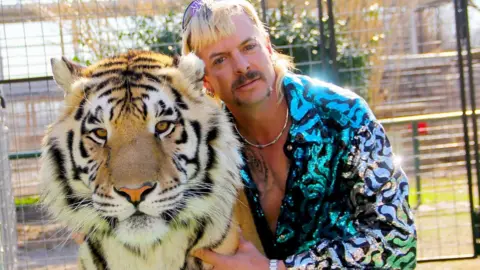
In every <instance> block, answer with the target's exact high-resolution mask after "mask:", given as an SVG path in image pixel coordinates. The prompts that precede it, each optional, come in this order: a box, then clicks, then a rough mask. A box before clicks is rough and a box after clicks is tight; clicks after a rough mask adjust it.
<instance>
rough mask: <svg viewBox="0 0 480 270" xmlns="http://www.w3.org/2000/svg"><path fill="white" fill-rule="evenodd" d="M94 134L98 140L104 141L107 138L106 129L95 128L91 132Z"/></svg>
mask: <svg viewBox="0 0 480 270" xmlns="http://www.w3.org/2000/svg"><path fill="white" fill-rule="evenodd" d="M93 132H94V133H95V135H96V136H97V137H98V138H100V139H106V138H107V135H108V132H107V130H106V129H103V128H97V129H95V130H94V131H93Z"/></svg>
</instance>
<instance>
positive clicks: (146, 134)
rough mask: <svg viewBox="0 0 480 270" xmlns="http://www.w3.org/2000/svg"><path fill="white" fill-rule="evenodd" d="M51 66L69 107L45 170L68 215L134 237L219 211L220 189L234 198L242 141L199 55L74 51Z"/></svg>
mask: <svg viewBox="0 0 480 270" xmlns="http://www.w3.org/2000/svg"><path fill="white" fill-rule="evenodd" d="M52 67H53V70H54V77H55V80H56V81H57V83H58V84H59V85H60V86H61V87H62V88H63V89H64V90H65V92H66V94H65V103H66V106H65V111H64V112H63V114H62V115H61V116H60V118H59V120H58V121H57V122H55V123H54V124H53V125H52V126H51V127H50V128H49V131H48V133H47V136H46V137H45V140H44V147H43V162H42V172H41V174H42V180H43V182H44V183H45V184H46V186H45V196H44V198H45V203H46V204H47V205H48V206H49V208H50V209H51V210H52V212H53V213H54V214H55V215H56V216H57V217H58V218H59V219H63V220H64V221H67V223H69V224H70V225H71V226H73V227H74V229H77V230H79V231H82V232H84V233H87V234H88V233H93V232H94V231H101V232H104V233H110V234H114V235H116V237H118V238H119V239H120V240H121V241H123V242H124V243H126V244H129V245H134V246H135V245H140V244H145V243H155V242H157V241H160V240H161V239H162V237H164V235H165V234H167V233H168V232H169V231H170V230H171V229H172V227H175V226H182V224H188V222H192V221H193V220H195V219H197V218H199V217H202V216H205V215H212V213H211V212H212V209H214V208H215V207H225V206H219V205H217V204H218V202H217V201H218V199H219V197H220V201H222V200H227V201H226V205H227V206H228V204H229V200H230V205H231V204H233V201H232V198H233V197H234V196H233V197H232V196H231V195H232V194H235V189H236V187H238V185H239V177H238V166H239V165H240V163H241V161H240V160H241V159H240V156H239V154H238V152H237V149H238V142H237V141H236V139H235V136H234V135H233V133H232V130H231V128H230V125H229V123H228V119H227V117H226V115H225V114H224V113H223V112H222V111H221V109H220V108H219V107H218V105H217V104H215V103H214V102H213V101H212V100H210V99H209V98H207V97H206V96H204V95H203V92H202V78H203V63H202V62H201V61H200V60H199V59H198V58H196V57H195V56H193V55H189V56H184V57H182V58H180V60H179V63H178V65H175V64H174V63H173V60H172V59H171V58H169V57H167V56H163V55H159V54H153V53H147V52H129V53H128V54H125V55H121V56H117V57H114V58H110V59H106V60H103V61H101V62H99V63H97V64H95V65H93V66H90V67H88V68H81V67H78V66H76V65H75V64H73V63H71V62H68V61H67V60H65V59H63V60H53V61H52ZM221 194H229V196H224V195H221ZM231 197H232V198H231ZM214 212H215V211H214ZM213 216H215V215H214V214H213Z"/></svg>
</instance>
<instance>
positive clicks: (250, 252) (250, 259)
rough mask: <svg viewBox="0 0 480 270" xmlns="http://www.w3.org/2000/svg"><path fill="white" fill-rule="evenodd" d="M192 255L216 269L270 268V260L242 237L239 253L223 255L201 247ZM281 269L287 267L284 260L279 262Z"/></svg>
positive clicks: (253, 269) (259, 269)
mask: <svg viewBox="0 0 480 270" xmlns="http://www.w3.org/2000/svg"><path fill="white" fill-rule="evenodd" d="M192 255H193V256H195V257H197V258H199V259H201V260H202V261H204V262H206V263H208V264H210V265H212V266H213V269H214V270H237V269H238V270H245V269H249V270H268V269H269V268H268V267H269V260H268V259H267V258H266V257H265V256H263V255H262V254H261V253H260V252H259V251H258V250H257V249H256V248H255V246H254V245H253V244H252V243H250V242H248V241H246V240H245V239H243V238H242V237H240V243H239V246H238V250H237V253H235V254H234V255H223V254H219V253H216V252H214V251H211V250H207V249H199V250H195V251H194V252H192ZM277 269H279V270H286V269H287V268H286V267H285V265H284V264H283V262H282V261H279V262H278V268H277Z"/></svg>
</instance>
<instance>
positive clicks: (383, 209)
mask: <svg viewBox="0 0 480 270" xmlns="http://www.w3.org/2000/svg"><path fill="white" fill-rule="evenodd" d="M190 52H193V53H195V54H196V55H198V56H199V57H200V58H201V59H202V60H203V61H204V62H205V65H206V67H205V69H206V75H205V79H204V84H205V87H206V91H207V93H208V94H209V95H211V96H214V97H216V98H218V99H220V100H221V101H222V103H223V104H224V105H225V107H226V109H227V110H228V111H229V112H230V113H231V115H232V117H233V125H234V128H235V129H236V131H237V133H238V135H239V137H240V138H241V139H242V140H243V142H244V148H243V156H244V159H245V161H246V165H245V166H244V168H242V177H243V181H244V184H245V187H246V188H245V190H246V194H247V197H248V201H249V205H250V208H251V210H252V214H253V216H254V220H255V225H256V228H257V232H258V234H259V236H260V239H261V242H262V248H263V250H264V251H265V255H263V254H261V253H260V252H259V251H258V250H257V249H256V248H255V247H254V246H253V245H252V244H250V243H248V242H246V241H241V244H240V247H239V249H238V252H237V253H236V254H235V255H233V256H225V255H220V254H216V253H214V252H212V251H209V250H203V251H200V252H198V253H196V254H195V256H198V257H199V258H200V259H202V260H204V261H206V262H208V263H210V264H212V265H214V269H215V270H222V269H226V270H234V269H252V270H253V269H320V268H328V269H330V268H356V269H358V268H389V269H392V268H394V269H400V268H401V269H406V268H414V267H415V264H416V231H415V226H414V222H413V216H412V213H411V210H410V207H409V205H408V201H407V197H408V181H407V178H406V176H405V174H404V172H403V171H402V169H401V168H400V167H399V166H398V165H397V164H394V163H393V154H392V152H391V147H390V144H389V142H388V139H387V138H386V135H385V131H384V129H383V127H382V126H381V125H380V124H379V123H378V121H377V120H376V119H375V116H374V115H373V113H372V112H371V110H370V109H369V108H368V105H367V104H366V103H365V101H364V100H363V99H361V98H360V97H358V96H357V95H355V94H354V93H353V92H351V91H349V90H345V89H342V88H339V87H337V86H334V85H331V84H327V83H325V82H321V81H318V80H314V79H311V78H309V77H306V76H299V75H295V74H293V73H291V72H290V71H289V70H290V68H291V67H292V62H291V61H290V59H289V58H288V57H285V56H283V55H281V54H279V53H278V52H276V51H275V50H274V49H273V47H272V44H271V43H270V39H269V37H268V34H267V32H266V30H265V28H264V26H263V24H262V22H261V21H260V19H259V17H258V14H257V13H256V12H255V10H254V8H253V6H252V5H251V4H250V3H249V2H247V1H245V0H230V1H226V0H224V1H210V0H204V1H200V0H197V1H194V2H192V3H191V4H190V5H189V6H188V7H187V9H186V10H185V14H184V18H183V53H184V54H187V53H190Z"/></svg>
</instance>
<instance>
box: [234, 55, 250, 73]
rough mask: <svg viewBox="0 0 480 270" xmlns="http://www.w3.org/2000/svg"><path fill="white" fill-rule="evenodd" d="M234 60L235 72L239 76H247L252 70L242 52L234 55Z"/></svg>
mask: <svg viewBox="0 0 480 270" xmlns="http://www.w3.org/2000/svg"><path fill="white" fill-rule="evenodd" d="M233 60H234V62H235V71H236V72H237V73H238V74H245V73H247V72H248V70H249V69H250V63H249V62H248V59H247V57H245V56H244V55H243V54H241V53H240V52H236V53H233Z"/></svg>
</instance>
